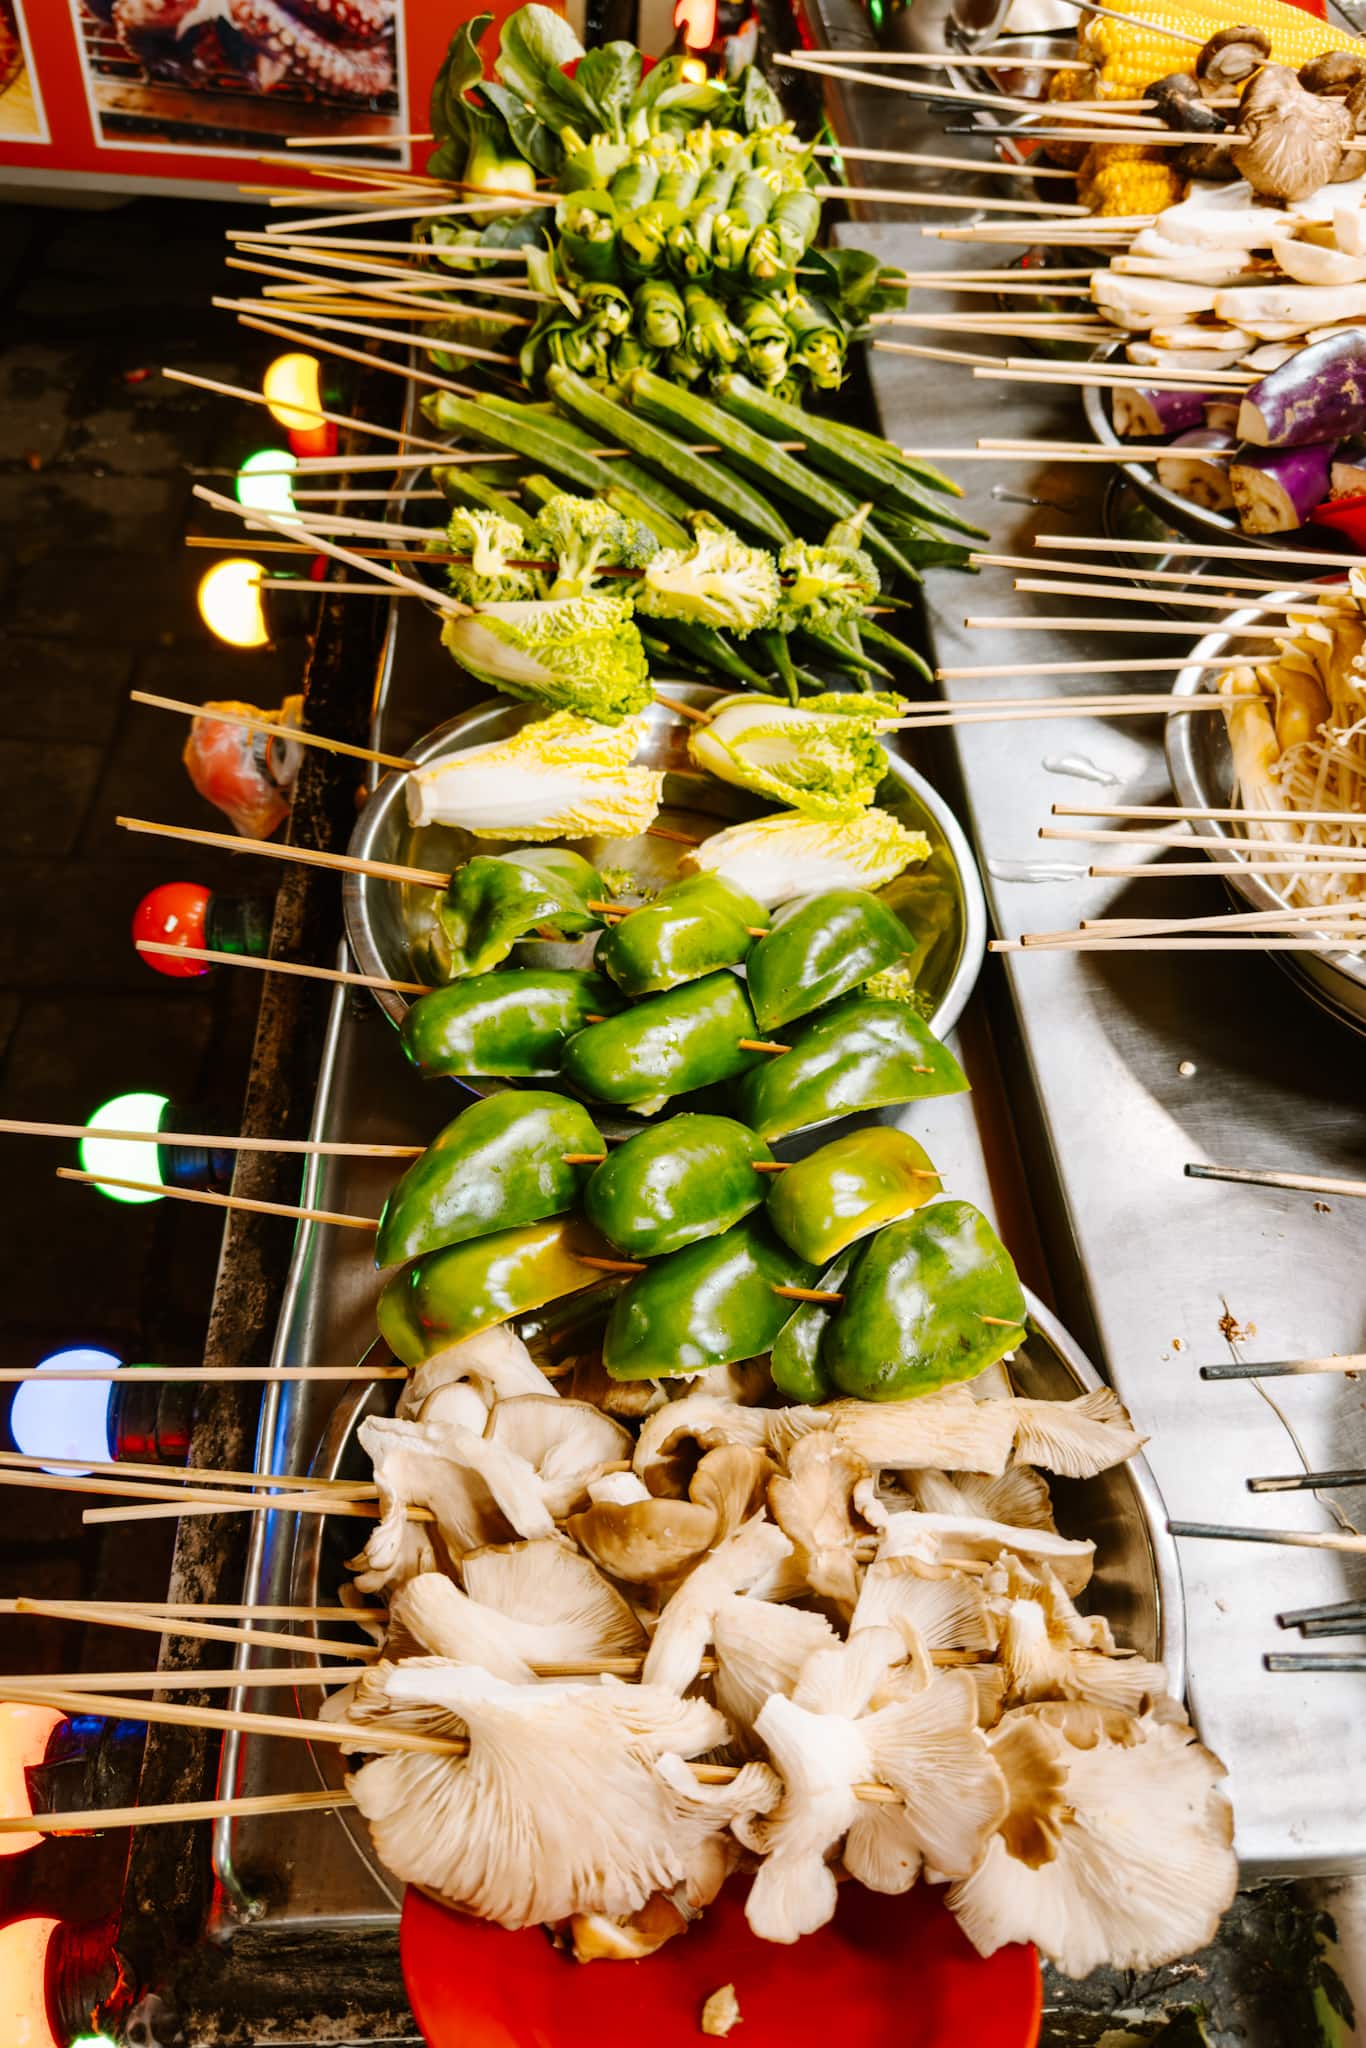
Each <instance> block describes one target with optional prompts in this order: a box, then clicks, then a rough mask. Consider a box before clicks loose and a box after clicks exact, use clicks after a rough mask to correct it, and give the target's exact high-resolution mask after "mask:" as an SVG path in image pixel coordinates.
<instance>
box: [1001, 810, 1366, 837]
mask: <svg viewBox="0 0 1366 2048" xmlns="http://www.w3.org/2000/svg"><path fill="white" fill-rule="evenodd" d="M1050 808H1051V815H1052V816H1053V817H1055V818H1194V819H1197V820H1199V819H1209V820H1215V819H1222V820H1224V821H1226V822H1227V823H1229V824H1258V825H1261V824H1272V825H1276V824H1296V825H1342V824H1345V823H1349V822H1351V820H1350V819H1349V817H1348V815H1347V814H1346V813H1344V812H1342V811H1246V810H1243V809H1242V808H1241V807H1240V806H1235V805H1228V806H1226V807H1224V808H1223V809H1220V808H1219V807H1218V806H1217V805H1208V804H1053V805H1052V806H1051V807H1050ZM1040 836H1042V833H1041V835H1040Z"/></svg>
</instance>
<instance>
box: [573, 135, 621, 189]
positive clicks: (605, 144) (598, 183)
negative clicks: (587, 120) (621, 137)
mask: <svg viewBox="0 0 1366 2048" xmlns="http://www.w3.org/2000/svg"><path fill="white" fill-rule="evenodd" d="M565 132H566V134H567V135H569V137H570V139H569V141H568V142H567V144H566V147H565V153H564V163H563V165H562V166H561V169H560V190H561V191H562V192H601V191H602V190H603V189H604V188H605V187H606V186H607V185H608V184H609V183H610V181H611V180H612V179H613V178H614V177H615V176H616V175H617V173H618V172H619V171H621V170H623V169H624V168H625V167H626V166H627V165H628V164H629V163H630V161H631V150H630V145H629V144H628V143H625V142H614V141H613V140H612V138H611V137H610V136H608V135H595V136H594V137H593V140H592V141H591V142H580V141H579V140H578V138H577V137H576V136H574V135H573V134H572V131H570V130H566V131H565Z"/></svg>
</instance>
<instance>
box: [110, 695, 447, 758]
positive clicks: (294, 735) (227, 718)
mask: <svg viewBox="0 0 1366 2048" xmlns="http://www.w3.org/2000/svg"><path fill="white" fill-rule="evenodd" d="M128 701H129V703H130V704H145V705H148V706H149V707H150V708H151V709H152V710H153V711H180V712H184V713H185V714H186V715H187V716H188V717H190V718H207V719H209V720H210V721H211V722H212V723H213V724H214V725H240V726H245V727H246V729H247V730H248V731H249V732H269V733H278V734H279V735H280V736H281V738H289V739H292V740H297V741H298V742H299V744H300V745H301V746H305V747H322V748H323V749H324V751H325V752H327V753H329V754H346V755H348V756H349V757H350V758H351V759H352V760H354V761H375V762H378V764H379V766H380V767H381V768H397V769H399V770H401V771H402V772H403V773H404V774H406V773H407V771H408V770H409V769H410V768H411V767H412V766H413V765H414V764H413V763H412V762H411V761H410V760H408V759H407V757H406V756H405V755H403V754H381V753H378V752H376V750H375V748H373V747H354V746H352V745H351V744H350V743H349V742H348V741H346V740H333V739H329V738H328V737H327V735H326V734H325V733H320V732H305V731H304V730H303V729H302V728H301V727H300V726H297V725H281V724H280V722H279V720H278V719H274V718H267V717H265V716H263V715H260V714H253V713H251V712H246V711H220V710H218V709H217V708H214V709H210V707H209V706H208V705H207V704H193V703H190V702H188V701H187V700H185V699H183V698H180V697H158V696H154V695H153V694H152V692H151V691H150V690H130V691H129V692H128Z"/></svg>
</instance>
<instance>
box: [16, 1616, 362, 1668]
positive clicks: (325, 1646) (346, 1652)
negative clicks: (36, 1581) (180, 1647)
mask: <svg viewBox="0 0 1366 2048" xmlns="http://www.w3.org/2000/svg"><path fill="white" fill-rule="evenodd" d="M92 1605H98V1606H99V1609H100V1611H99V1614H98V1615H97V1616H93V1617H92V1615H91V1613H90V1611H89V1610H90V1608H91V1606H92ZM4 1611H5V1612H6V1613H12V1614H31V1615H35V1616H38V1617H40V1618H41V1619H43V1620H45V1621H89V1620H91V1619H92V1618H93V1619H98V1621H99V1623H100V1626H101V1627H102V1628H120V1629H126V1630H127V1631H128V1632H129V1633H130V1634H133V1635H159V1636H180V1637H183V1638H184V1639H185V1640H186V1641H187V1642H200V1643H232V1644H244V1645H245V1646H246V1647H247V1648H249V1649H251V1648H255V1649H260V1650H290V1649H292V1650H315V1651H321V1650H335V1651H337V1652H338V1654H339V1655H343V1656H347V1657H352V1658H360V1657H361V1655H362V1650H363V1647H364V1646H362V1645H358V1644H356V1643H348V1642H343V1641H342V1640H341V1639H340V1638H336V1639H334V1638H332V1637H330V1636H318V1635H294V1634H292V1633H291V1632H290V1631H289V1630H287V1629H272V1628H243V1627H240V1626H235V1625H232V1624H229V1623H223V1622H212V1621H205V1620H203V1619H202V1618H198V1619H197V1618H196V1617H195V1615H194V1614H190V1615H187V1616H184V1617H175V1616H170V1615H166V1614H160V1613H156V1612H153V1611H149V1610H147V1609H144V1608H142V1607H141V1606H138V1605H135V1604H131V1603H130V1604H129V1605H128V1606H126V1607H123V1606H120V1605H119V1604H118V1602H117V1601H104V1602H102V1603H92V1602H90V1601H82V1600H30V1599H27V1598H26V1597H24V1596H23V1595H20V1597H19V1598H18V1599H17V1600H11V1601H7V1602H5V1603H4ZM372 1654H373V1653H372ZM6 1682H8V1681H6Z"/></svg>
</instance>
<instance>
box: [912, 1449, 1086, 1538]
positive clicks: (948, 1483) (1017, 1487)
mask: <svg viewBox="0 0 1366 2048" xmlns="http://www.w3.org/2000/svg"><path fill="white" fill-rule="evenodd" d="M910 1490H911V1496H912V1498H911V1499H910V1500H909V1501H908V1502H907V1505H908V1506H909V1507H915V1508H920V1509H922V1510H923V1511H924V1512H925V1513H927V1514H936V1515H976V1516H980V1517H982V1518H984V1519H985V1520H986V1521H988V1522H1009V1523H1010V1525H1011V1527H1012V1528H1013V1529H1052V1530H1053V1531H1054V1532H1055V1533H1056V1531H1057V1523H1056V1522H1055V1521H1054V1520H1053V1499H1052V1495H1051V1494H1050V1493H1049V1491H1048V1481H1047V1480H1046V1479H1045V1478H1044V1477H1043V1475H1042V1473H1039V1472H1036V1471H1035V1470H1034V1468H1033V1466H1032V1465H1007V1466H1006V1469H1005V1471H1004V1472H1002V1473H1001V1475H1000V1476H999V1478H994V1479H993V1478H990V1477H989V1476H988V1475H987V1474H986V1473H984V1472H955V1473H953V1474H952V1476H950V1474H949V1473H947V1472H913V1473H912V1474H911V1475H910Z"/></svg>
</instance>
